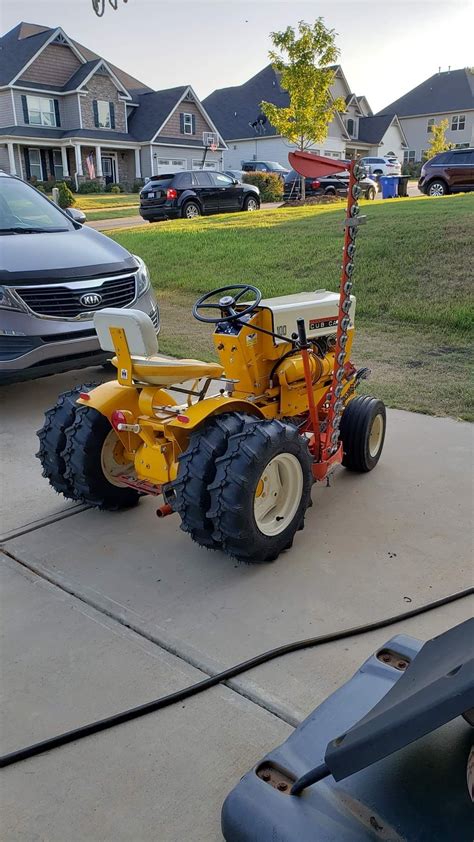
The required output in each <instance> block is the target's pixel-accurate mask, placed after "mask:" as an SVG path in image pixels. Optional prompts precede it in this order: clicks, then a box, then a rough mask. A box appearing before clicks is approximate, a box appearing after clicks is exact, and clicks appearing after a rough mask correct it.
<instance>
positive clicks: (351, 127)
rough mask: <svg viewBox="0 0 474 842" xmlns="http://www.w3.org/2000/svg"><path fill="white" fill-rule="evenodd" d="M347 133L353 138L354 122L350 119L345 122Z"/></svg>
mask: <svg viewBox="0 0 474 842" xmlns="http://www.w3.org/2000/svg"><path fill="white" fill-rule="evenodd" d="M347 131H348V133H349V134H350V136H351V137H354V133H355V122H354V120H353V119H352V118H351V117H349V119H348V121H347Z"/></svg>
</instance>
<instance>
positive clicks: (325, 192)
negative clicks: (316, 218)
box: [324, 187, 336, 196]
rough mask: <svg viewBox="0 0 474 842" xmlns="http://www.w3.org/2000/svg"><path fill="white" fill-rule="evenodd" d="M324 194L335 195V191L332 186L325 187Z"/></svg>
mask: <svg viewBox="0 0 474 842" xmlns="http://www.w3.org/2000/svg"><path fill="white" fill-rule="evenodd" d="M324 195H325V196H335V195H336V191H335V190H334V187H327V188H326V190H325V191H324Z"/></svg>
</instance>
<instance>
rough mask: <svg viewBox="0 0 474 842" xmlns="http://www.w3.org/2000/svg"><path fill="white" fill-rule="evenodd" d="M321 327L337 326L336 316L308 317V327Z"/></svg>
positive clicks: (311, 328)
mask: <svg viewBox="0 0 474 842" xmlns="http://www.w3.org/2000/svg"><path fill="white" fill-rule="evenodd" d="M322 327H337V316H334V318H332V319H310V320H309V329H310V330H319V329H320V328H322Z"/></svg>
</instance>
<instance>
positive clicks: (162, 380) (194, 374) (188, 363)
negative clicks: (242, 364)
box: [132, 355, 224, 386]
mask: <svg viewBox="0 0 474 842" xmlns="http://www.w3.org/2000/svg"><path fill="white" fill-rule="evenodd" d="M132 366H133V371H132V376H133V379H134V380H141V381H142V382H143V383H150V384H151V385H153V386H173V385H174V384H178V383H184V382H185V381H186V380H199V379H201V377H211V378H212V379H214V380H219V379H220V378H221V377H222V375H223V373H224V369H223V368H222V366H221V365H219V364H218V363H205V362H202V361H201V360H178V359H176V360H173V359H170V358H169V357H160V356H158V355H155V356H152V357H142V356H136V355H133V356H132Z"/></svg>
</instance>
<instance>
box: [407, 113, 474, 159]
mask: <svg viewBox="0 0 474 842" xmlns="http://www.w3.org/2000/svg"><path fill="white" fill-rule="evenodd" d="M459 114H465V116H466V126H465V128H464V130H463V131H461V132H460V131H455V132H453V131H452V130H451V119H452V116H453V115H452V114H436V115H433V116H434V119H435V122H436V123H440V122H441V120H448V121H449V128H448V130H447V132H446V140H448V141H449V143H454V144H456V143H469V145H470V146H473V145H474V111H460V112H459ZM429 117H430V115H429V114H428V115H426V116H424V117H401V118H400V123H401V125H402V128H403V131H404V132H405V134H406V137H407V141H408V148H409V149H411V150H415V153H416V154H415V160H416V161H421V153H422V151H423V150H425V149H428V143H429V140H430V134H429V133H428V131H427V127H428V120H429Z"/></svg>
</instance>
